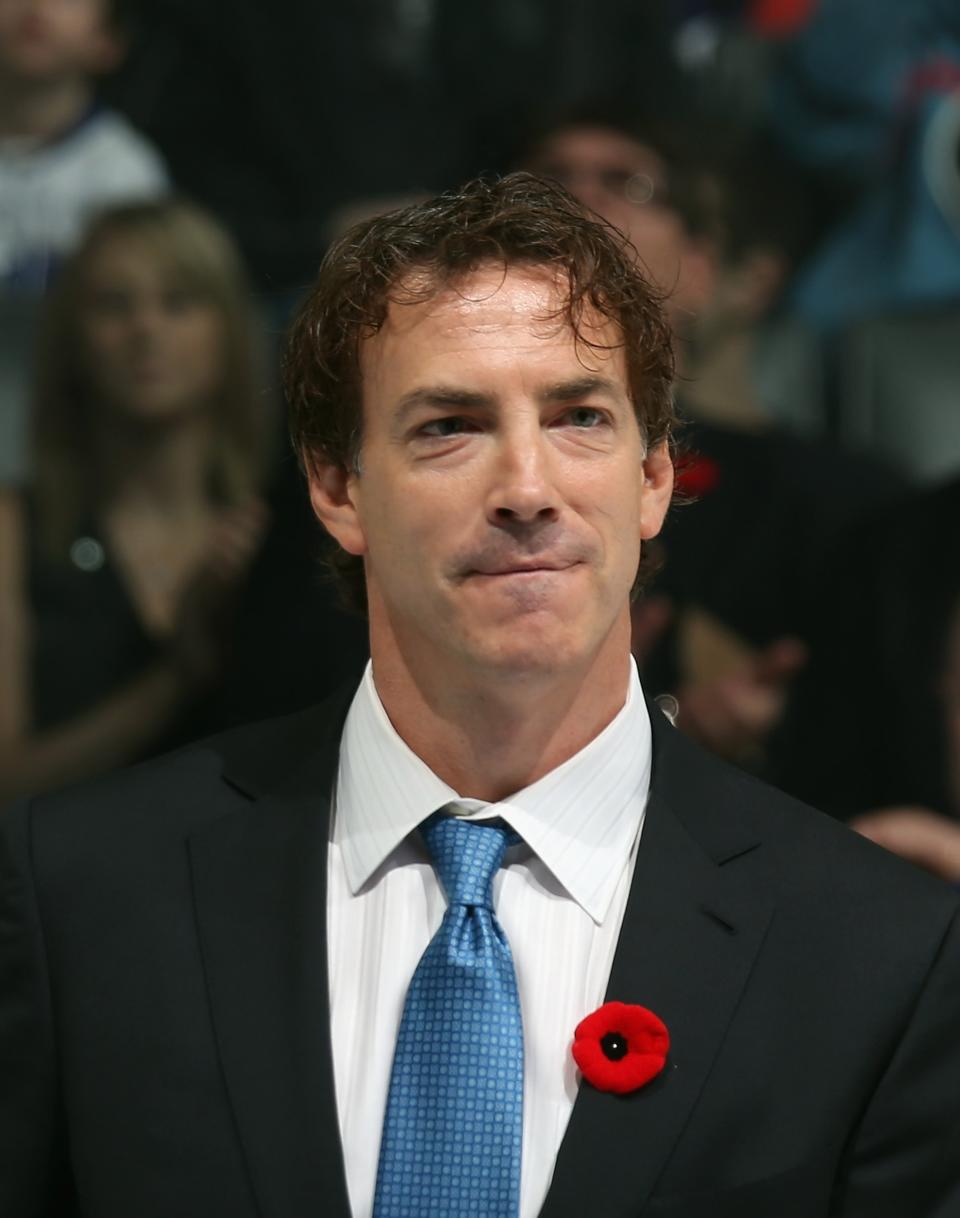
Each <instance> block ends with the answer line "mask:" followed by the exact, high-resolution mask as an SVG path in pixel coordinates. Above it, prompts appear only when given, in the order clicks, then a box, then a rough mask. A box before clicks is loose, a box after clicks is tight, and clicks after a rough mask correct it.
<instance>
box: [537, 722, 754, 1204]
mask: <svg viewBox="0 0 960 1218" xmlns="http://www.w3.org/2000/svg"><path fill="white" fill-rule="evenodd" d="M652 717H653V718H654V723H655V732H654V741H655V752H654V785H653V789H652V790H651V796H650V800H649V803H648V808H647V819H646V822H645V825H644V830H643V837H642V839H641V845H640V849H639V852H638V856H637V864H636V869H635V872H634V879H633V884H632V887H631V891H630V897H629V900H628V904H627V909H626V912H625V915H624V921H623V927H622V930H621V933H620V939H619V942H618V946H617V951H616V955H615V957H614V962H613V968H612V971H611V975H610V982H609V985H608V987H607V1001H611V1000H620V1001H622V1002H636V1003H639V1004H640V1005H642V1006H646V1007H649V1008H650V1009H651V1010H652V1011H654V1012H655V1013H656V1014H657V1015H659V1016H660V1018H661V1019H663V1021H664V1022H665V1024H666V1025H667V1028H668V1030H669V1032H670V1037H671V1047H670V1054H669V1056H668V1059H667V1064H666V1067H665V1069H664V1071H663V1073H662V1074H661V1075H660V1076H659V1077H658V1078H656V1079H655V1080H653V1082H651V1083H650V1084H649V1085H648V1086H646V1087H644V1088H642V1089H641V1090H639V1091H637V1092H634V1093H633V1094H631V1095H628V1096H624V1097H617V1096H613V1095H611V1094H608V1093H602V1092H599V1091H596V1090H595V1089H594V1088H592V1087H591V1086H589V1085H588V1084H587V1083H583V1084H582V1085H581V1087H580V1091H579V1094H578V1097H577V1100H576V1102H575V1104H574V1109H573V1114H572V1116H571V1119H570V1123H569V1125H568V1127H567V1132H566V1136H565V1137H564V1141H563V1144H562V1146H561V1150H560V1154H559V1157H558V1159H557V1164H556V1169H555V1172H554V1177H553V1183H552V1185H551V1188H550V1191H549V1193H548V1195H547V1200H546V1203H545V1205H544V1208H543V1210H542V1212H541V1218H582V1215H583V1214H585V1213H597V1214H611V1215H613V1214H637V1213H639V1212H640V1211H641V1209H642V1207H643V1205H644V1204H645V1203H646V1200H647V1198H648V1197H649V1195H650V1192H651V1191H652V1189H653V1188H654V1186H655V1184H656V1181H657V1179H658V1177H659V1176H660V1174H661V1172H662V1171H663V1169H664V1167H665V1166H666V1164H667V1161H668V1159H669V1157H670V1154H671V1152H672V1150H673V1148H674V1146H675V1145H676V1142H677V1140H678V1138H679V1137H680V1134H681V1132H682V1130H683V1128H684V1125H685V1123H686V1121H687V1119H688V1117H689V1116H690V1114H691V1112H692V1110H693V1107H694V1105H695V1104H696V1102H697V1098H698V1097H699V1095H700V1092H701V1090H702V1088H703V1086H704V1084H705V1083H706V1081H707V1077H708V1075H709V1072H710V1067H711V1065H712V1063H713V1061H714V1058H715V1057H716V1054H717V1052H718V1051H719V1049H720V1046H721V1044H722V1043H723V1038H724V1035H725V1033H726V1030H727V1027H728V1025H729V1023H730V1020H731V1018H732V1017H733V1014H734V1012H735V1010H736V1007H737V1003H738V1001H739V998H740V995H741V993H742V991H743V988H744V985H745V984H746V981H747V978H748V976H749V974H750V970H751V968H752V965H753V962H754V959H755V957H756V954H757V952H758V951H759V948H760V945H761V943H762V941H763V938H764V935H765V933H766V930H767V926H768V924H769V921H770V917H771V914H772V906H771V905H770V904H769V902H768V901H767V900H766V899H765V898H764V897H763V896H762V895H758V894H757V893H755V892H754V891H752V889H751V887H750V885H749V884H748V882H747V881H746V880H745V879H744V878H743V870H744V869H742V868H738V866H737V862H736V859H737V858H739V857H740V856H741V855H743V854H744V853H747V852H749V851H750V850H751V849H752V848H753V847H754V846H756V844H757V843H756V838H755V837H753V838H751V837H750V836H749V834H747V835H746V836H744V835H743V833H742V826H741V836H740V837H739V838H736V837H732V838H729V839H728V841H727V842H726V844H725V845H721V844H720V843H718V842H717V841H711V842H709V848H708V849H705V848H704V845H703V844H701V842H699V841H698V840H697V839H696V837H695V836H694V835H692V834H691V831H690V829H689V828H688V826H687V824H686V823H685V819H686V818H685V817H684V818H682V817H681V815H678V813H677V812H676V811H675V810H674V806H673V804H672V801H671V802H668V800H667V799H666V797H665V795H664V792H665V791H667V790H669V791H670V792H671V794H673V792H674V791H676V792H677V793H678V794H679V796H680V799H681V800H682V799H683V789H684V781H683V773H682V769H683V767H682V765H681V766H673V765H672V764H671V762H670V759H669V757H665V756H664V753H670V752H671V751H672V749H673V748H674V747H675V746H674V745H673V743H672V742H670V741H669V740H667V738H666V737H665V736H664V732H665V731H666V732H670V731H671V730H672V729H668V728H666V726H665V725H664V724H663V723H662V718H661V715H660V712H659V711H658V710H656V709H654V710H653V711H652ZM657 720H660V722H659V723H657V722H656V721H657ZM658 746H661V747H659V748H658ZM681 751H682V750H681ZM680 760H681V761H683V758H681V759H680ZM691 761H692V762H693V763H694V765H695V764H696V762H697V756H696V755H693V756H687V758H686V763H687V764H689V763H690V762H691ZM658 771H659V772H658ZM678 806H679V805H678ZM685 811H686V809H685ZM691 812H692V816H691V817H690V819H691V820H693V821H694V822H696V821H698V820H702V819H703V817H704V816H705V815H707V816H710V814H711V813H713V814H715V815H716V816H717V817H719V818H720V819H721V821H722V820H723V819H726V818H729V817H730V816H731V815H732V816H733V817H734V819H735V817H736V813H735V810H732V809H729V808H713V809H703V808H700V809H696V810H692V809H691ZM716 823H717V821H716V820H714V825H716ZM727 823H729V822H727ZM705 836H707V837H709V834H707V835H705ZM718 854H719V856H720V861H722V862H725V863H726V864H727V865H726V866H723V865H720V862H718V858H717V855H718ZM745 870H747V871H749V870H750V869H749V867H747V868H746V869H745Z"/></svg>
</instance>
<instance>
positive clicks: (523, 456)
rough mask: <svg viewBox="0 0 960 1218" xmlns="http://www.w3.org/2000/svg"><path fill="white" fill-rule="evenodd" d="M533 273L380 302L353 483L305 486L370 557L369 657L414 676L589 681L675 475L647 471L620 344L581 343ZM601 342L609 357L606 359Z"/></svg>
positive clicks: (596, 336) (328, 519) (514, 272)
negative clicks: (582, 672)
mask: <svg viewBox="0 0 960 1218" xmlns="http://www.w3.org/2000/svg"><path fill="white" fill-rule="evenodd" d="M562 286H563V285H562V284H560V283H558V281H557V278H556V276H555V274H554V273H553V272H552V271H549V270H547V269H544V268H537V267H531V268H520V267H512V268H510V269H508V270H507V271H506V272H505V271H504V269H503V268H502V267H500V266H490V267H486V268H481V269H479V270H477V271H476V272H474V273H472V274H470V275H468V276H467V277H466V278H465V279H463V280H461V281H459V282H458V283H457V284H456V285H454V286H453V287H450V288H447V289H445V290H443V291H441V292H439V293H438V294H437V295H436V296H434V297H433V298H432V299H429V300H427V301H425V302H422V303H416V304H400V305H398V304H391V306H390V309H389V312H388V315H387V320H386V322H385V324H384V326H383V327H382V329H381V330H380V332H379V333H378V334H377V335H376V336H374V337H373V338H370V339H369V340H366V341H365V342H364V344H363V347H362V351H361V372H362V379H363V412H364V415H363V423H364V437H363V445H362V450H361V456H360V473H359V474H354V475H349V476H347V475H345V474H342V472H340V476H341V478H342V487H336V486H333V495H332V498H334V499H336V498H337V496H338V495H339V497H340V510H339V513H338V514H334V515H331V513H330V510H329V507H330V499H331V487H332V483H331V481H330V479H331V478H332V477H333V474H332V473H331V471H330V470H329V467H328V468H327V474H326V478H325V476H324V474H323V473H322V471H321V472H318V473H315V475H314V477H313V480H312V490H313V495H314V505H315V507H316V508H317V511H318V514H319V515H320V516H321V519H323V520H324V522H325V523H326V524H327V527H328V528H330V529H331V532H333V534H334V536H335V537H337V539H338V540H339V541H340V543H341V544H342V545H343V546H344V548H346V549H347V550H348V551H350V552H351V553H354V554H360V555H362V556H363V558H364V563H365V569H366V578H367V593H368V602H369V609H370V623H371V643H372V647H373V651H374V656H375V657H376V655H377V648H378V645H381V644H383V645H389V646H392V647H393V648H395V649H397V650H399V652H400V653H401V654H402V655H403V656H404V658H405V660H406V665H407V667H408V669H410V670H411V671H414V672H416V671H417V670H418V666H422V665H427V666H433V667H436V666H438V665H439V666H440V667H441V668H444V667H445V668H446V670H447V671H449V672H451V674H453V673H459V674H461V675H462V674H465V673H466V672H467V671H472V672H474V673H478V672H481V671H482V672H486V673H490V672H495V673H497V674H498V675H500V676H506V675H510V674H514V675H524V674H533V673H541V672H551V671H554V670H560V669H565V668H568V669H573V668H576V667H578V666H583V665H586V664H589V663H590V661H591V660H592V659H593V658H595V657H596V655H597V653H598V652H599V650H600V649H601V648H602V647H603V646H604V644H605V643H606V642H607V641H608V640H609V639H610V637H611V634H612V632H613V631H614V627H615V625H617V624H618V623H619V625H620V627H621V630H622V629H623V628H624V625H625V624H626V631H627V633H626V639H627V643H628V641H629V625H628V623H629V610H628V598H629V591H630V588H631V585H632V583H633V579H634V576H635V574H636V570H637V563H638V558H639V553H640V542H641V539H643V538H647V537H651V536H653V535H654V534H655V533H656V532H657V530H658V529H659V526H660V523H661V520H662V517H663V513H664V511H665V509H666V506H667V502H668V501H669V495H670V486H671V485H672V468H671V466H670V460H669V456H668V455H667V453H666V450H665V447H661V448H660V449H658V450H657V451H656V452H655V453H651V454H650V456H649V457H647V456H645V453H644V446H643V442H642V439H641V436H640V431H639V427H638V425H637V420H636V417H635V414H634V410H633V404H632V402H631V400H630V396H629V392H628V388H627V380H626V369H625V363H624V358H623V352H622V350H621V348H620V347H619V345H618V343H619V341H620V335H619V331H618V329H617V328H616V327H615V326H614V325H612V324H611V323H609V322H607V321H605V320H604V319H602V318H601V317H600V316H599V315H596V316H594V317H592V318H591V317H590V316H589V314H588V315H587V316H586V317H585V318H584V324H583V330H584V333H585V335H586V336H587V337H589V338H590V339H591V340H592V341H594V342H596V343H597V344H601V349H595V348H593V347H590V346H587V345H585V344H583V343H578V342H577V341H576V339H575V336H574V334H573V332H572V330H571V329H570V327H569V325H568V324H567V323H566V321H565V320H564V319H563V317H562V316H560V317H556V316H554V317H551V316H550V315H551V314H555V313H556V312H557V310H558V309H560V308H561V306H562V304H563V300H564V294H563V291H562ZM602 345H605V346H606V347H607V348H608V349H606V350H604V349H602Z"/></svg>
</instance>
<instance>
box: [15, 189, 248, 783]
mask: <svg viewBox="0 0 960 1218" xmlns="http://www.w3.org/2000/svg"><path fill="white" fill-rule="evenodd" d="M259 346H260V344H259V343H258V336H257V333H256V327H255V323H254V315H253V312H252V309H251V301H250V295H249V292H248V289H247V285H246V282H245V277H244V273H243V269H242V267H241V265H240V262H239V260H238V257H237V254H236V252H235V250H234V248H233V246H232V244H231V242H230V241H229V239H228V238H227V236H226V234H225V233H224V232H223V231H222V230H221V229H220V228H219V227H218V226H217V225H216V224H215V223H214V222H213V221H212V220H210V219H209V218H207V217H206V216H205V215H204V214H203V213H201V212H199V211H197V210H196V209H195V208H193V207H192V206H190V205H188V204H185V203H181V202H159V203H135V204H127V205H125V206H122V207H119V208H116V209H113V210H110V211H107V212H105V213H103V214H102V215H101V216H100V217H99V218H98V219H97V220H96V221H95V222H94V224H93V226H92V228H91V229H90V230H89V231H88V233H87V234H86V236H85V238H84V239H83V241H82V243H81V245H80V247H79V249H78V250H77V252H76V253H75V254H74V255H73V257H72V258H71V259H70V260H69V261H68V263H67V264H66V266H65V268H64V270H63V272H62V273H61V275H60V277H59V278H58V281H57V283H56V285H55V287H54V289H53V290H52V292H51V294H50V296H49V297H48V300H47V304H46V307H45V317H44V324H43V326H42V332H41V344H40V359H39V372H38V381H37V403H36V480H35V486H34V490H33V492H32V493H31V494H29V495H27V496H25V497H23V498H22V499H19V500H16V499H14V497H13V496H12V495H11V494H9V493H8V494H7V495H6V497H5V500H4V504H3V514H2V527H3V531H4V540H5V542H6V544H5V546H4V547H3V549H2V551H0V564H2V566H3V570H2V571H0V586H2V587H3V589H4V593H3V620H2V634H0V651H2V662H0V668H2V671H3V672H4V681H3V683H2V685H0V789H2V792H3V794H4V795H9V794H11V793H14V792H17V791H22V790H31V791H36V790H40V789H43V788H48V787H54V786H56V785H59V784H61V783H64V782H67V781H71V780H74V779H78V778H81V777H84V776H87V775H90V774H95V773H98V772H102V771H105V770H107V769H109V768H111V767H113V766H115V765H117V764H120V763H121V762H125V761H129V760H131V759H133V758H136V757H138V756H140V755H142V754H144V753H146V752H148V751H150V750H152V749H155V748H157V747H159V746H160V745H161V744H162V743H165V742H167V741H169V740H171V739H173V738H176V736H177V732H178V728H182V726H183V723H184V717H185V716H186V715H187V714H188V712H189V709H190V706H191V704H192V702H193V701H194V700H195V699H196V697H197V696H198V695H199V694H201V693H202V692H203V691H204V690H206V689H207V688H208V687H209V685H210V683H211V682H212V681H213V680H214V679H215V678H216V676H217V675H218V670H219V667H220V663H221V658H222V655H223V651H224V647H225V645H226V636H227V624H228V619H229V611H230V609H231V607H232V601H233V596H234V592H235V589H236V586H237V583H238V581H239V579H240V577H241V576H242V574H243V573H244V571H245V570H246V568H247V566H248V564H249V562H250V559H251V555H252V553H253V551H254V549H255V548H256V546H257V544H258V541H259V539H260V537H261V534H262V530H263V526H264V511H263V507H262V505H261V502H260V500H259V494H260V488H261V484H262V480H263V476H264V472H265V465H266V454H267V452H268V449H269V445H268V443H267V442H266V440H265V436H266V434H267V428H268V426H269V419H268V418H267V415H266V411H265V402H264V393H263V388H262V375H261V373H262V370H261V368H260V366H259V360H258V358H257V355H258V350H259Z"/></svg>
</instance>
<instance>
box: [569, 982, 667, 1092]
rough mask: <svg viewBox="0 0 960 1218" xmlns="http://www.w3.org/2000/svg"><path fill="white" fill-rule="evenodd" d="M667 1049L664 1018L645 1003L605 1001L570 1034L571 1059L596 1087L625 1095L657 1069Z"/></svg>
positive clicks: (650, 1076) (644, 1083) (656, 1071)
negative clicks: (649, 1009)
mask: <svg viewBox="0 0 960 1218" xmlns="http://www.w3.org/2000/svg"><path fill="white" fill-rule="evenodd" d="M669 1051H670V1033H669V1032H668V1031H667V1028H666V1025H665V1024H664V1022H663V1020H662V1019H660V1018H659V1017H658V1016H656V1015H654V1013H653V1011H648V1010H647V1008H646V1007H640V1006H636V1005H634V1004H633V1003H628V1002H606V1003H604V1005H603V1006H602V1007H600V1008H599V1009H598V1010H596V1011H594V1012H593V1014H592V1015H588V1016H587V1017H586V1019H582V1020H581V1021H580V1023H579V1024H578V1025H577V1030H576V1032H575V1033H574V1037H573V1059H574V1061H575V1062H576V1063H577V1065H578V1066H579V1067H580V1072H581V1073H582V1074H583V1077H584V1078H585V1079H586V1080H587V1082H588V1083H590V1084H591V1085H592V1086H594V1087H596V1088H597V1090H598V1091H613V1092H615V1093H616V1094H617V1095H626V1094H627V1092H629V1091H636V1090H637V1089H638V1088H640V1087H643V1086H645V1085H646V1084H647V1083H649V1082H650V1080H651V1079H652V1078H656V1076H657V1075H658V1074H659V1073H660V1071H661V1070H662V1069H663V1067H664V1063H665V1062H666V1060H667V1053H668V1052H669Z"/></svg>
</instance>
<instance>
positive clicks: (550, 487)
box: [487, 428, 561, 527]
mask: <svg viewBox="0 0 960 1218" xmlns="http://www.w3.org/2000/svg"><path fill="white" fill-rule="evenodd" d="M560 506H561V500H560V496H559V493H558V491H557V487H556V481H555V478H554V476H553V467H552V462H551V459H550V453H549V451H548V444H547V441H546V439H545V437H544V436H543V435H542V433H541V432H540V431H539V428H538V429H537V434H536V435H529V434H523V435H513V436H509V437H505V438H504V439H503V440H502V441H501V443H500V444H499V445H498V449H497V457H496V465H495V468H494V474H493V479H492V482H491V486H490V492H489V495H488V499H487V517H488V519H489V520H490V522H491V523H492V524H498V525H500V526H501V527H502V526H510V525H515V526H516V525H530V524H535V523H548V522H550V521H554V520H556V519H557V518H558V517H559V515H560Z"/></svg>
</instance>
